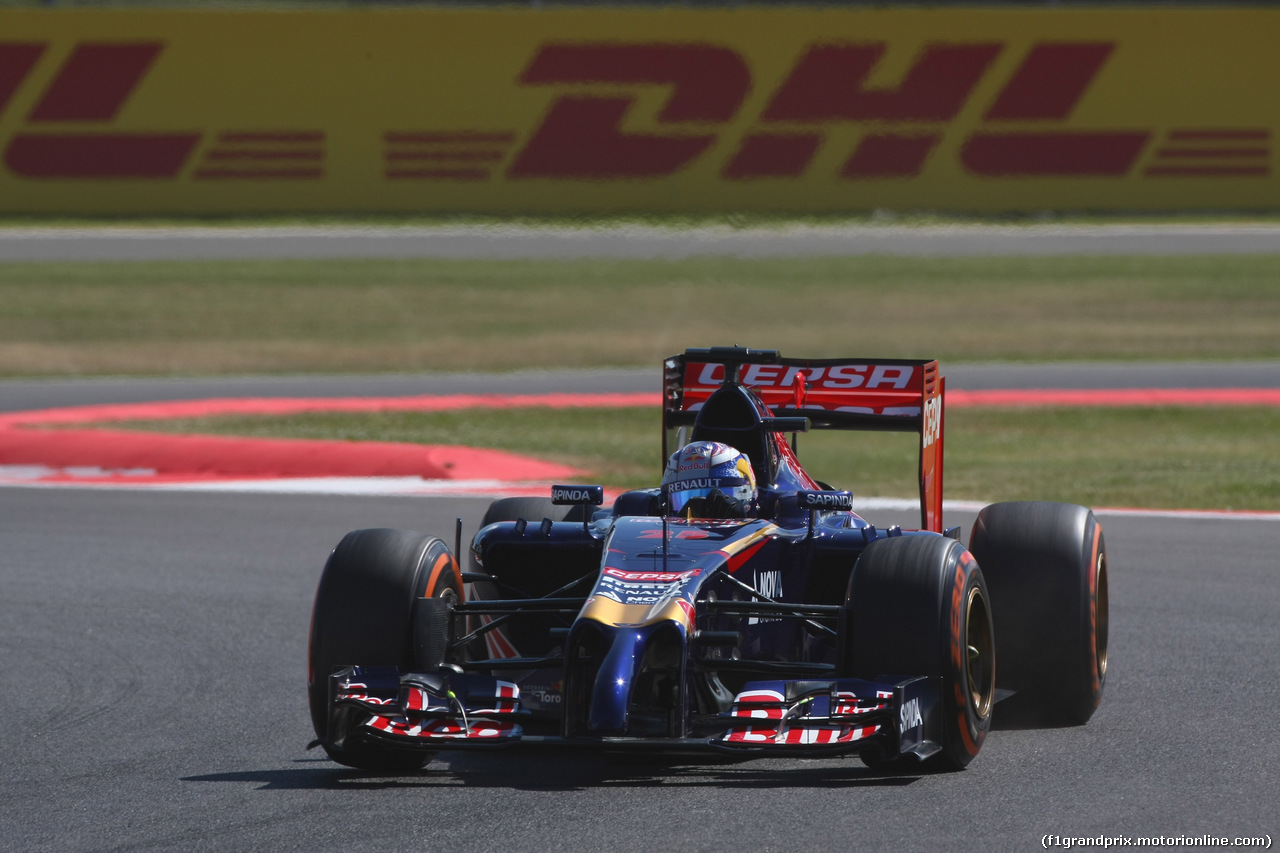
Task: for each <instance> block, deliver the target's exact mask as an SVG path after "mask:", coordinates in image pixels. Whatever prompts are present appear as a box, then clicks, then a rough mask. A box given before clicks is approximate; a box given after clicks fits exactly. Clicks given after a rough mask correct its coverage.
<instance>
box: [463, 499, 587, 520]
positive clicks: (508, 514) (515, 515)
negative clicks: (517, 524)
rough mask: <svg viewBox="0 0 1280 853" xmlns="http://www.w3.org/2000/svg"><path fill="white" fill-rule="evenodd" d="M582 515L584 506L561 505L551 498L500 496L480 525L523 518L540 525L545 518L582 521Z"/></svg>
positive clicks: (491, 505)
mask: <svg viewBox="0 0 1280 853" xmlns="http://www.w3.org/2000/svg"><path fill="white" fill-rule="evenodd" d="M582 517H583V507H582V506H580V505H571V506H559V505H556V504H554V503H552V502H551V499H550V498H498V500H496V501H494V502H493V503H491V504H489V508H488V509H487V510H485V513H484V520H483V521H481V522H480V526H481V527H488V526H489V525H490V524H496V523H497V522H499V521H518V520H519V519H521V518H523V519H524V520H525V521H527V522H529V523H530V524H533V525H538V524H541V523H542V520H543V519H544V518H549V519H551V520H552V521H582Z"/></svg>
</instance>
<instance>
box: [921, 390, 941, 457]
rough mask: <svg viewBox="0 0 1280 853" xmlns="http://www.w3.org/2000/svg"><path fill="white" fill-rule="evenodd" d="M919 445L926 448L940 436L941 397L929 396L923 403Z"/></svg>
mask: <svg viewBox="0 0 1280 853" xmlns="http://www.w3.org/2000/svg"><path fill="white" fill-rule="evenodd" d="M920 436H921V437H920V441H921V445H922V446H923V447H925V448H928V447H930V446H932V445H933V443H934V442H935V441H937V440H938V439H939V438H940V437H941V436H942V398H941V397H931V398H930V399H928V400H925V403H924V426H923V428H922V429H921V430H920Z"/></svg>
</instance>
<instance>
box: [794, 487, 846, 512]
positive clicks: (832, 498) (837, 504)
mask: <svg viewBox="0 0 1280 853" xmlns="http://www.w3.org/2000/svg"><path fill="white" fill-rule="evenodd" d="M796 497H797V498H799V502H800V506H802V507H804V508H806V509H839V510H852V509H853V495H852V494H851V493H849V492H808V491H800V492H797V493H796Z"/></svg>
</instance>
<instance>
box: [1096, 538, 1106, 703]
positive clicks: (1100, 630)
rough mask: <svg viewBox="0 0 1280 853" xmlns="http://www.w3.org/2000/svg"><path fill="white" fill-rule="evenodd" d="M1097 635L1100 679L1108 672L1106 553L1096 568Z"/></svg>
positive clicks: (1097, 660) (1101, 556)
mask: <svg viewBox="0 0 1280 853" xmlns="http://www.w3.org/2000/svg"><path fill="white" fill-rule="evenodd" d="M1094 571H1095V574H1096V578H1095V581H1094V582H1095V583H1096V584H1097V586H1096V587H1095V590H1096V591H1095V604H1094V607H1095V622H1094V624H1095V628H1094V631H1095V637H1094V643H1095V648H1094V655H1095V658H1096V663H1097V667H1098V681H1099V682H1101V681H1102V679H1103V678H1104V677H1105V676H1106V674H1107V626H1108V615H1107V606H1108V604H1107V558H1106V555H1104V554H1099V555H1098V565H1097V567H1096V568H1095V570H1094Z"/></svg>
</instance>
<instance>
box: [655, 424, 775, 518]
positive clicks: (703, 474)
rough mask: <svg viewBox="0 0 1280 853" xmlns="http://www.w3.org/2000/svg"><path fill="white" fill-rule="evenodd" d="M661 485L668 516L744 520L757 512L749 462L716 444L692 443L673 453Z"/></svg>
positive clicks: (726, 446)
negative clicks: (667, 505)
mask: <svg viewBox="0 0 1280 853" xmlns="http://www.w3.org/2000/svg"><path fill="white" fill-rule="evenodd" d="M662 486H663V489H664V490H665V491H666V492H667V494H668V495H669V496H670V503H669V509H668V510H667V511H668V513H669V514H671V515H688V516H691V517H693V518H746V517H748V516H749V515H750V514H752V513H753V512H755V509H756V475H755V471H753V470H752V469H751V460H749V459H748V458H747V457H746V455H745V454H743V453H740V452H738V451H737V450H735V449H734V448H732V447H730V446H729V445H727V444H721V443H720V442H718V441H695V442H693V443H692V444H687V445H685V446H684V447H682V448H681V449H680V450H677V451H676V452H675V453H673V454H672V455H671V458H670V459H668V460H667V470H666V471H665V472H664V473H663V475H662Z"/></svg>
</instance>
